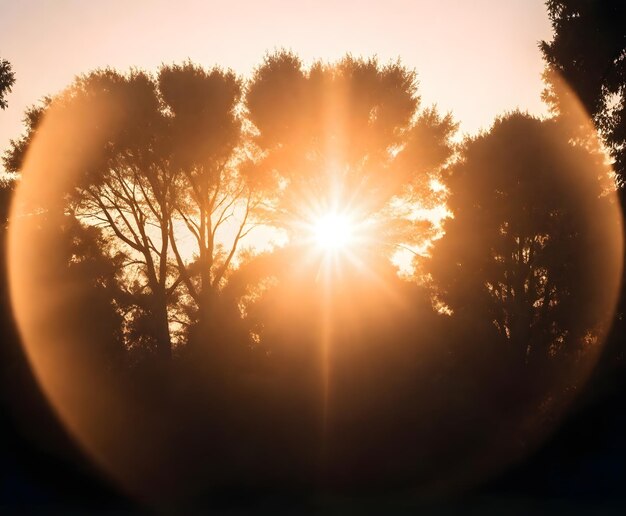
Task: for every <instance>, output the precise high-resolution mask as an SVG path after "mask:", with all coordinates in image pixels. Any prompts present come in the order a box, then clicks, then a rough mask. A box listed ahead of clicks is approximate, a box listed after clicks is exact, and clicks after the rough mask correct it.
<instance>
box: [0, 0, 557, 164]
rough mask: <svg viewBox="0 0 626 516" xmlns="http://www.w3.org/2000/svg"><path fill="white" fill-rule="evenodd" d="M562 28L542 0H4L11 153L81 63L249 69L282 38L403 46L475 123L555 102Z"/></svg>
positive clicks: (337, 52)
mask: <svg viewBox="0 0 626 516" xmlns="http://www.w3.org/2000/svg"><path fill="white" fill-rule="evenodd" d="M551 34H552V32H551V27H550V23H549V21H548V17H547V13H546V10H545V6H544V5H543V1H542V0H506V1H502V0H413V1H410V0H384V1H368V0H346V1H339V0H314V1H309V0H300V1H298V0H283V1H279V0H263V1H259V0H215V1H201V0H178V1H176V2H172V1H165V0H133V1H129V0H107V1H101V0H89V1H80V0H19V1H16V0H0V58H3V59H7V60H9V61H10V62H11V63H12V65H13V68H14V71H15V74H16V84H15V86H14V88H13V92H12V93H11V94H9V96H8V97H7V100H8V102H9V108H8V109H7V110H6V111H3V112H0V153H1V152H3V151H4V150H5V149H6V148H7V147H8V144H9V139H10V138H16V137H17V136H19V134H20V133H21V131H22V124H21V119H22V117H23V113H24V110H25V108H26V107H28V106H29V105H31V104H33V103H35V102H36V101H37V100H38V99H40V98H41V97H43V96H45V95H49V94H54V93H56V92H59V91H60V90H62V89H63V88H64V87H65V86H67V85H69V83H70V82H71V81H72V79H73V78H74V77H75V76H76V75H79V74H82V73H86V72H88V71H90V70H93V69H95V68H99V67H105V66H111V67H114V68H117V69H119V70H128V69H129V68H131V67H137V68H142V69H147V70H156V69H157V68H158V67H159V65H160V64H162V63H172V62H180V61H183V60H185V59H191V60H192V61H194V62H196V63H199V64H202V65H205V66H208V67H211V66H213V65H215V64H218V65H220V66H224V67H230V68H232V69H234V70H235V71H236V72H238V73H241V74H242V75H244V76H245V75H248V74H250V73H251V71H252V70H253V69H254V67H255V66H257V65H258V64H260V62H261V60H262V59H263V56H264V54H265V53H266V52H268V51H272V50H274V49H277V48H288V49H291V50H293V51H295V52H296V53H297V54H299V55H300V56H301V58H302V59H303V60H304V62H305V63H311V62H312V61H314V60H316V59H323V60H328V61H332V60H335V59H337V58H340V57H341V56H343V55H344V54H346V53H348V52H349V53H351V54H353V55H355V56H364V57H369V56H372V55H377V56H378V58H379V59H380V60H381V61H383V62H386V61H389V60H396V59H398V58H400V59H401V61H402V62H403V64H404V65H405V66H407V67H409V68H411V69H415V70H416V71H417V74H418V78H419V81H420V88H419V91H420V94H421V97H422V102H423V104H424V105H430V104H433V103H436V104H437V105H438V107H439V109H440V110H442V111H444V112H447V111H451V112H452V114H453V115H454V117H455V119H456V120H457V121H458V122H459V123H460V130H461V133H474V132H476V131H478V130H479V129H481V128H487V127H489V125H490V124H491V123H492V121H493V119H494V117H496V116H497V115H499V114H502V113H504V112H505V111H509V110H512V109H516V108H520V109H522V110H527V111H529V112H530V113H532V114H537V115H543V114H545V113H546V107H545V106H544V104H543V103H542V102H541V99H540V95H541V90H542V83H541V72H542V70H543V63H542V60H541V55H540V52H539V49H538V41H540V40H542V39H550V38H551Z"/></svg>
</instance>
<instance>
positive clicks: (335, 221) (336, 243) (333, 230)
mask: <svg viewBox="0 0 626 516" xmlns="http://www.w3.org/2000/svg"><path fill="white" fill-rule="evenodd" d="M313 232H314V235H315V241H316V242H317V244H318V245H319V246H320V247H321V248H323V249H326V250H338V249H341V248H344V247H346V246H348V245H349V244H350V242H351V241H352V239H353V236H354V227H353V225H352V223H351V222H350V219H349V218H348V217H347V216H346V215H342V214H338V213H329V214H327V215H324V216H323V217H321V218H319V219H318V220H317V221H316V222H315V225H314V227H313Z"/></svg>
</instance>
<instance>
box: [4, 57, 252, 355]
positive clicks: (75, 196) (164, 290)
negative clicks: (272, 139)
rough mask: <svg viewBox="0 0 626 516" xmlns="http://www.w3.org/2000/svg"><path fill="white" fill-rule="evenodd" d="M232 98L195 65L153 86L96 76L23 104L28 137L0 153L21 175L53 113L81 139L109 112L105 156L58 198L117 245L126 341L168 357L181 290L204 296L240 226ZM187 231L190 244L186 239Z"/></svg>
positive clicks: (226, 79)
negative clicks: (220, 234)
mask: <svg viewBox="0 0 626 516" xmlns="http://www.w3.org/2000/svg"><path fill="white" fill-rule="evenodd" d="M159 88H162V90H161V89H159ZM239 91H240V84H239V80H238V79H237V78H236V77H235V76H234V75H233V74H232V73H230V72H229V73H226V72H222V71H221V70H219V69H214V70H213V71H211V72H209V73H207V72H205V71H204V70H202V69H200V68H197V67H194V66H192V65H185V66H182V67H177V66H174V67H163V68H162V69H161V71H160V74H159V78H158V80H157V79H154V78H152V77H151V76H149V75H147V74H145V73H143V72H132V73H131V74H129V75H127V76H125V75H122V74H119V73H117V72H114V71H112V70H101V71H96V72H93V73H91V74H89V75H86V76H83V77H80V78H78V79H77V80H76V81H75V83H74V84H73V85H72V86H71V87H70V88H68V89H67V90H66V91H65V92H63V93H62V94H61V95H59V96H57V97H55V98H54V99H48V100H46V101H45V102H44V104H43V105H42V106H40V107H36V108H33V109H30V110H29V111H28V112H27V115H26V124H27V133H26V134H25V136H24V137H23V138H22V139H21V140H18V141H14V142H12V148H11V149H10V151H9V152H8V153H7V155H6V156H5V165H6V166H7V168H8V169H9V170H11V171H14V172H19V171H20V170H21V168H22V162H23V159H24V156H25V155H26V151H27V150H28V147H29V145H30V144H31V142H32V141H33V138H34V137H35V135H36V134H37V129H38V126H39V124H40V122H41V120H42V118H43V116H44V114H45V113H46V112H47V111H48V110H50V109H54V110H56V111H57V112H61V113H62V115H61V116H63V117H65V118H67V119H68V120H70V121H72V120H74V122H72V123H76V124H82V125H81V127H80V128H79V129H80V131H82V132H83V134H85V135H87V136H89V135H92V134H97V133H98V131H102V129H101V127H100V126H101V125H102V122H101V120H100V119H99V116H101V115H99V113H101V112H102V109H103V107H104V108H108V109H109V110H110V111H112V112H113V113H115V114H116V116H117V117H118V118H117V119H116V123H115V124H114V125H113V126H112V127H113V129H110V131H111V132H110V134H104V135H101V138H102V139H103V141H104V142H105V143H104V146H103V149H102V151H101V152H100V153H99V154H98V155H96V156H89V157H88V162H87V163H85V164H84V165H83V170H82V171H81V174H80V177H79V178H77V181H76V184H75V185H73V186H72V188H71V189H70V190H69V191H68V192H67V196H66V200H67V203H66V207H65V209H66V210H67V211H68V212H70V213H72V214H75V215H76V216H77V217H79V218H80V219H81V220H83V222H85V223H87V224H94V225H96V226H100V227H102V228H103V229H106V231H108V232H109V233H110V235H112V236H114V237H115V238H114V239H113V241H114V242H115V244H114V247H115V248H117V249H123V250H124V253H125V255H126V263H125V270H126V271H127V272H126V275H125V278H123V281H124V288H125V290H126V291H127V294H128V296H127V298H128V299H131V298H132V299H134V306H133V307H132V308H129V309H128V310H127V315H128V317H127V326H128V328H127V330H128V336H129V337H130V338H131V339H132V340H134V341H141V340H145V339H148V341H150V340H152V341H153V342H154V345H155V348H156V352H157V353H158V354H159V355H160V356H162V357H168V356H169V355H170V354H171V347H172V342H171V335H170V331H171V325H172V322H173V321H174V319H176V320H177V321H179V322H181V323H182V324H188V323H189V322H190V319H189V318H187V319H185V317H184V315H185V314H184V313H182V312H181V310H182V307H181V304H180V302H179V300H180V295H181V294H186V295H187V296H188V297H190V298H191V303H195V305H196V307H200V305H201V304H202V303H201V302H202V299H203V297H202V296H203V292H205V291H206V292H209V291H210V290H211V289H216V288H218V286H219V284H220V281H221V280H222V278H223V277H224V275H225V274H226V272H227V271H228V269H229V267H231V264H232V259H233V256H234V254H235V251H236V249H237V247H238V245H239V242H240V240H241V238H242V237H243V235H244V234H245V232H246V231H247V228H246V225H247V223H248V212H249V209H250V206H251V196H250V195H249V193H248V192H249V190H248V189H247V187H246V184H245V182H243V181H242V179H241V177H240V175H238V174H237V172H236V170H235V169H234V165H233V159H234V151H235V148H237V146H238V145H239V143H240V123H239V121H238V118H237V115H236V114H235V112H234V111H235V106H236V104H237V102H238V95H239ZM90 115H91V116H90ZM242 200H243V206H244V209H243V216H242V219H243V221H242V222H241V224H240V225H239V226H238V228H239V229H238V232H237V234H236V236H235V238H233V239H232V242H231V247H228V248H226V249H225V248H224V247H223V245H222V243H221V242H217V241H216V230H217V228H218V227H219V226H220V225H221V224H223V223H224V222H225V221H226V220H228V219H230V218H233V216H234V212H235V211H236V210H237V209H240V207H241V206H240V204H241V201H242ZM235 215H236V214H235ZM185 226H186V228H187V230H188V231H189V232H190V233H189V234H185V233H184V232H185V229H184V228H185ZM188 236H190V237H192V238H194V237H195V245H192V246H191V247H190V246H189V245H188V244H187V243H184V242H185V241H186V240H188V238H187V237H188ZM177 239H178V240H179V241H180V242H179V243H178V245H177V242H176V240H177ZM194 255H195V256H197V258H198V259H197V260H194V258H193V257H194ZM174 258H175V259H174ZM197 278H200V279H199V280H198V279H197ZM181 289H185V292H181ZM206 292H205V293H206ZM129 306H130V305H129ZM191 320H193V319H191ZM140 334H141V335H143V337H142V338H140V337H139V335H140Z"/></svg>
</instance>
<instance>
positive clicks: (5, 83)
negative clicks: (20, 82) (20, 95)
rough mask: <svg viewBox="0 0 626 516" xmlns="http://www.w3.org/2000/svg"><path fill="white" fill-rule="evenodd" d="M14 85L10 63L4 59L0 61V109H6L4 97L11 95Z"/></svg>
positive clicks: (13, 74) (13, 73)
mask: <svg viewBox="0 0 626 516" xmlns="http://www.w3.org/2000/svg"><path fill="white" fill-rule="evenodd" d="M13 84H15V72H13V70H12V68H11V63H9V62H8V61H7V60H6V59H0V109H6V108H7V101H6V99H5V96H6V95H7V93H11V89H12V88H13Z"/></svg>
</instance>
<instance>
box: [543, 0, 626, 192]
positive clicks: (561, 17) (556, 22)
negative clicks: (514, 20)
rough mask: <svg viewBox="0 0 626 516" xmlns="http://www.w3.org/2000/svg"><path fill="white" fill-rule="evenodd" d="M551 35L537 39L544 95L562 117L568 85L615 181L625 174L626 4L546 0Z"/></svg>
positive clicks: (605, 0)
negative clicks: (605, 151)
mask: <svg viewBox="0 0 626 516" xmlns="http://www.w3.org/2000/svg"><path fill="white" fill-rule="evenodd" d="M546 5H547V8H548V15H549V17H550V21H551V22H552V28H553V30H554V38H553V39H552V41H549V42H548V41H542V42H541V44H540V48H541V51H542V53H543V56H544V59H545V60H546V63H547V68H546V72H545V79H546V83H547V89H546V92H545V94H544V96H545V98H546V100H547V101H548V102H549V104H550V105H551V107H552V108H553V110H554V111H555V112H557V113H561V114H563V115H566V114H567V112H568V110H569V108H568V106H569V105H571V100H570V99H569V98H568V97H569V96H570V95H571V93H570V92H569V91H568V90H567V89H565V88H563V87H561V86H560V82H559V77H558V76H560V77H561V78H562V79H564V80H565V83H566V84H567V85H569V87H571V88H572V89H573V92H574V94H575V95H577V96H578V97H579V98H580V100H581V102H582V104H583V105H584V107H585V109H586V110H587V112H588V113H589V114H590V115H591V116H592V118H593V121H594V123H595V125H596V127H597V128H598V130H599V131H600V133H601V134H602V136H603V137H604V139H605V141H606V144H607V146H608V148H609V150H610V152H611V155H612V156H613V158H614V159H615V169H616V172H617V173H618V174H619V177H620V181H623V180H624V177H625V174H626V25H625V24H624V20H625V19H626V4H624V2H622V1H621V0H548V1H547V2H546Z"/></svg>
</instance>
